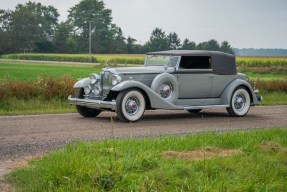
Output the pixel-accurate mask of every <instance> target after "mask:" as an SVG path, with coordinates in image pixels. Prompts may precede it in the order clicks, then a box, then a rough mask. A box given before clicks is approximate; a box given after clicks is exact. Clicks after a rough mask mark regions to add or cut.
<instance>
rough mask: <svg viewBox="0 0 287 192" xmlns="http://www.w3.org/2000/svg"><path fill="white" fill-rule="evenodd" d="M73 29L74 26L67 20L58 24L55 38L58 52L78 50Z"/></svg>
mask: <svg viewBox="0 0 287 192" xmlns="http://www.w3.org/2000/svg"><path fill="white" fill-rule="evenodd" d="M71 31H72V28H71V26H70V25H69V24H68V23H67V22H62V23H60V24H59V25H58V26H57V29H56V32H55V37H54V40H53V42H54V46H55V51H56V52H58V53H74V52H76V49H77V46H76V42H75V39H74V37H73V34H72V33H71Z"/></svg>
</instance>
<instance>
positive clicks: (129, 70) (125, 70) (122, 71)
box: [103, 66, 174, 75]
mask: <svg viewBox="0 0 287 192" xmlns="http://www.w3.org/2000/svg"><path fill="white" fill-rule="evenodd" d="M103 70H104V71H110V72H112V73H114V74H119V75H126V74H154V73H163V72H164V71H165V70H164V67H162V66H160V67H158V66H154V67H121V68H104V69H103ZM169 71H170V72H171V71H174V69H173V68H171V69H167V72H169Z"/></svg>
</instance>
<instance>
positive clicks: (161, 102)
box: [111, 80, 182, 109]
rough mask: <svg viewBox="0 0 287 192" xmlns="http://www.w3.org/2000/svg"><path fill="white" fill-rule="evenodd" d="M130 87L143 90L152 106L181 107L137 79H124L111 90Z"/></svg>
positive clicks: (161, 107)
mask: <svg viewBox="0 0 287 192" xmlns="http://www.w3.org/2000/svg"><path fill="white" fill-rule="evenodd" d="M131 88H138V89H141V90H142V91H144V92H145V93H146V94H147V96H148V97H149V100H150V104H151V107H152V108H157V109H182V108H181V107H178V106H175V105H173V104H172V103H170V102H168V101H167V100H165V99H163V98H162V97H161V96H160V95H159V94H157V93H156V92H155V91H153V90H152V89H151V88H149V87H148V86H146V85H145V84H143V83H141V82H138V81H133V80H129V81H124V82H121V83H119V84H118V85H116V86H114V87H113V88H112V89H111V90H112V91H117V92H120V91H123V90H126V89H131Z"/></svg>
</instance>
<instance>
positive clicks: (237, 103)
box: [227, 87, 250, 117]
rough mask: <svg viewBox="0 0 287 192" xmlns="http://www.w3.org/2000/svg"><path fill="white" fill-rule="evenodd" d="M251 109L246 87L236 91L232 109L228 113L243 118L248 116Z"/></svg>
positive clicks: (231, 102) (232, 98) (233, 95)
mask: <svg viewBox="0 0 287 192" xmlns="http://www.w3.org/2000/svg"><path fill="white" fill-rule="evenodd" d="M249 108H250V95H249V93H248V91H247V90H246V89H245V88H244V87H238V88H237V89H235V91H234V92H233V94H232V96H231V101H230V107H228V108H227V112H228V113H229V115H230V116H233V117H242V116H244V115H246V114H247V112H248V111H249Z"/></svg>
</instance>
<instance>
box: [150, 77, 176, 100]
mask: <svg viewBox="0 0 287 192" xmlns="http://www.w3.org/2000/svg"><path fill="white" fill-rule="evenodd" d="M151 89H152V90H154V91H155V92H156V93H158V94H159V95H160V96H161V97H162V98H164V99H166V100H167V101H169V102H170V103H175V102H176V101H177V99H178V82H177V80H176V78H175V77H174V76H173V75H171V74H169V73H162V74H159V75H157V76H156V77H155V78H154V80H153V82H152V84H151Z"/></svg>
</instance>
